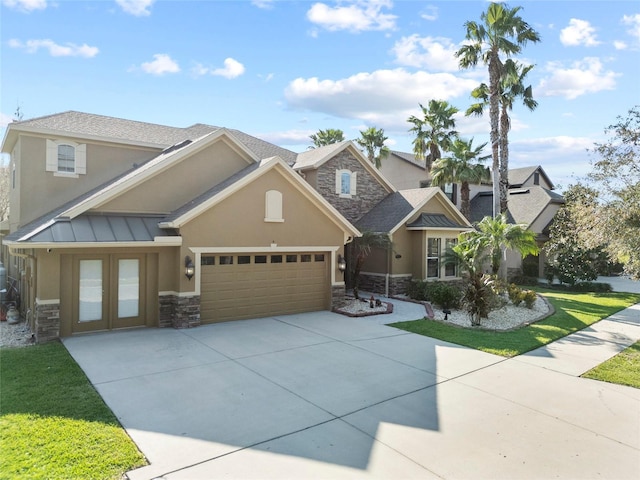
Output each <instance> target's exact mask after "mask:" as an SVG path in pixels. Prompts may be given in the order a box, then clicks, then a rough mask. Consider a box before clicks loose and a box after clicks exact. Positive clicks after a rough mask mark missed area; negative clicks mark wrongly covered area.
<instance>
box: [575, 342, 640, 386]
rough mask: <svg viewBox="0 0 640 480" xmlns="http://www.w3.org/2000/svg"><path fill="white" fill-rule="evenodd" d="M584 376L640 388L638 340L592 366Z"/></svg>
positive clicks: (639, 347) (639, 343)
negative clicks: (604, 360) (613, 355)
mask: <svg viewBox="0 0 640 480" xmlns="http://www.w3.org/2000/svg"><path fill="white" fill-rule="evenodd" d="M582 376H583V377H585V378H591V379H593V380H601V381H603V382H609V383H617V384H619V385H628V386H629V387H635V388H640V342H637V343H634V344H633V345H631V346H630V347H629V348H627V349H625V350H623V351H622V352H620V353H619V354H618V355H616V356H615V357H613V358H610V359H609V360H607V361H606V362H604V363H601V364H600V365H598V366H597V367H595V368H592V369H591V370H589V371H588V372H587V373H585V374H583V375H582Z"/></svg>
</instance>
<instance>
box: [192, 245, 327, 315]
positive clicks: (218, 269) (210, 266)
mask: <svg viewBox="0 0 640 480" xmlns="http://www.w3.org/2000/svg"><path fill="white" fill-rule="evenodd" d="M330 258H331V257H330V254H329V253H277V254H264V253H256V254H235V255H232V254H225V255H218V254H215V255H214V254H202V257H201V267H200V268H201V269H202V270H201V276H200V280H201V284H200V288H201V297H200V320H201V322H202V323H214V322H226V321H229V320H240V319H246V318H260V317H266V316H270V315H284V314H290V313H300V312H310V311H317V310H327V309H329V307H330V281H329V279H330V276H329V259H330Z"/></svg>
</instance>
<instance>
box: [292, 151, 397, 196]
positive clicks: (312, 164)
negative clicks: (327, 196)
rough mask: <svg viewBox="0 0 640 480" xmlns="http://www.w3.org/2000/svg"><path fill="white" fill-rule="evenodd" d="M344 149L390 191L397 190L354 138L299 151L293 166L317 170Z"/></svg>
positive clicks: (300, 169) (299, 169) (298, 169)
mask: <svg viewBox="0 0 640 480" xmlns="http://www.w3.org/2000/svg"><path fill="white" fill-rule="evenodd" d="M344 150H349V151H350V153H351V154H352V155H353V156H354V157H355V158H356V159H357V160H358V161H359V162H360V163H361V164H362V166H363V167H364V169H365V170H367V171H368V172H369V173H370V174H371V175H373V176H374V177H375V178H376V179H377V180H378V182H380V184H381V185H382V186H383V187H384V188H385V189H386V190H387V191H388V192H394V191H396V188H395V187H394V186H393V185H392V184H391V182H389V180H387V179H386V177H385V176H384V175H383V174H382V172H380V171H379V170H378V169H377V168H376V167H375V166H374V165H372V164H371V162H370V161H369V160H368V159H367V158H366V157H365V156H364V154H363V153H362V151H361V150H360V149H359V148H358V147H357V146H356V144H355V143H354V142H353V141H352V140H345V141H344V142H339V143H332V144H330V145H325V146H324V147H318V148H314V149H312V150H307V151H306V152H302V153H299V154H298V157H297V159H296V163H295V164H294V165H293V168H294V170H296V171H305V170H316V169H318V168H320V167H321V166H322V165H323V164H325V163H326V162H328V161H329V160H331V159H332V158H333V157H335V156H336V155H337V154H339V153H340V152H342V151H344Z"/></svg>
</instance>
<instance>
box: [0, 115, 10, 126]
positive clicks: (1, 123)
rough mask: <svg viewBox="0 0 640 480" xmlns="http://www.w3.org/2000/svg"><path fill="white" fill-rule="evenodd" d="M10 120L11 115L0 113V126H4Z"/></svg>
mask: <svg viewBox="0 0 640 480" xmlns="http://www.w3.org/2000/svg"><path fill="white" fill-rule="evenodd" d="M11 122H13V117H12V116H11V115H7V114H6V113H0V128H6V127H7V125H9V124H10V123H11Z"/></svg>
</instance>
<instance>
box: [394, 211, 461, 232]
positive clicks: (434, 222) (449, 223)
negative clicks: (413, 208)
mask: <svg viewBox="0 0 640 480" xmlns="http://www.w3.org/2000/svg"><path fill="white" fill-rule="evenodd" d="M407 228H409V229H418V230H422V229H425V228H437V229H440V228H455V229H456V230H459V229H461V228H468V225H461V224H460V223H456V222H454V221H453V220H451V219H450V218H449V217H447V216H446V215H444V214H443V213H421V214H420V216H419V217H418V218H416V219H415V220H414V221H413V222H411V223H409V224H407Z"/></svg>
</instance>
